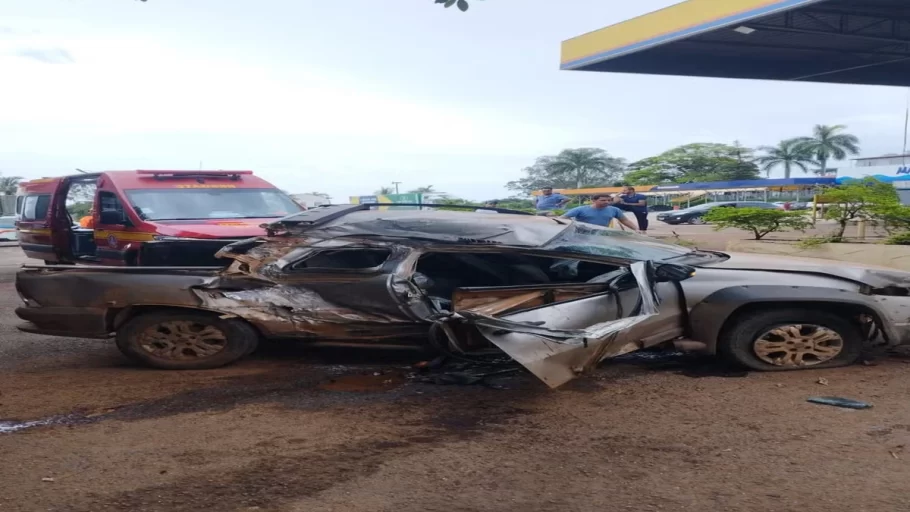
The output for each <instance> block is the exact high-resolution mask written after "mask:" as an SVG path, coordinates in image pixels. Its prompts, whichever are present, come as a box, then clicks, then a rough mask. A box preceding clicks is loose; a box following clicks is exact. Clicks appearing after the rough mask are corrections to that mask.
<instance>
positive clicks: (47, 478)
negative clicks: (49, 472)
mask: <svg viewBox="0 0 910 512" xmlns="http://www.w3.org/2000/svg"><path fill="white" fill-rule="evenodd" d="M41 481H42V482H53V481H54V479H53V478H50V477H44V478H42V479H41Z"/></svg>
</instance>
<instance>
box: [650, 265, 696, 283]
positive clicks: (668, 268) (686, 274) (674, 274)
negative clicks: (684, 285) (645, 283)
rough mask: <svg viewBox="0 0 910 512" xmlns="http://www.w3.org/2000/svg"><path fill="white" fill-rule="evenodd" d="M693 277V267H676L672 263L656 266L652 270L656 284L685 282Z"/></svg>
mask: <svg viewBox="0 0 910 512" xmlns="http://www.w3.org/2000/svg"><path fill="white" fill-rule="evenodd" d="M694 275H695V267H690V266H688V265H676V264H673V263H664V264H659V263H658V264H657V268H655V269H654V277H655V278H657V282H658V283H666V282H670V281H685V280H686V279H689V278H690V277H692V276H694Z"/></svg>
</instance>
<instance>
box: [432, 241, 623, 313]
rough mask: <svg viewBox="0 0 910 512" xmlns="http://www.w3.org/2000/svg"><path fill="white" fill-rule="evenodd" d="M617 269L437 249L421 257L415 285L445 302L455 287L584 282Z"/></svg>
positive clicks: (589, 263)
mask: <svg viewBox="0 0 910 512" xmlns="http://www.w3.org/2000/svg"><path fill="white" fill-rule="evenodd" d="M617 268H619V267H617V266H615V265H609V264H601V263H591V262H577V261H575V260H565V259H561V258H547V257H542V256H536V255H528V254H522V253H503V252H495V253H494V252H476V253H464V252H451V253H445V252H439V253H428V254H425V255H423V256H421V258H420V260H418V262H417V268H416V273H415V275H418V276H419V277H420V279H419V280H418V282H417V284H418V286H419V287H420V288H421V289H423V290H424V291H425V292H426V293H427V295H428V296H429V297H431V298H432V299H434V300H436V301H437V302H438V303H439V304H443V305H445V304H447V303H448V301H450V300H451V298H452V296H453V294H454V292H455V290H456V289H458V288H481V287H499V286H502V287H505V286H531V285H538V284H539V285H550V284H567V283H585V282H587V281H588V280H590V279H593V278H595V277H597V276H599V275H602V274H606V273H609V272H613V271H615V270H616V269H617Z"/></svg>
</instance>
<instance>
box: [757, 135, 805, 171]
mask: <svg viewBox="0 0 910 512" xmlns="http://www.w3.org/2000/svg"><path fill="white" fill-rule="evenodd" d="M758 149H759V150H760V151H764V152H765V154H764V155H761V156H759V157H758V158H756V159H755V163H756V164H758V165H759V166H761V169H762V170H763V171H765V175H766V176H768V177H770V176H771V170H772V169H773V168H775V167H777V166H778V165H783V166H784V179H787V180H789V179H790V174H791V173H792V172H793V168H794V167H797V168H799V169H800V170H801V171H803V174H808V173H809V166H810V165H818V162H816V161H815V160H814V159H813V158H812V153H811V152H809V151H807V150H806V149H805V148H804V147H803V142H802V141H801V139H798V138H797V139H787V140H782V141H780V142H778V143H777V146H762V147H760V148H758Z"/></svg>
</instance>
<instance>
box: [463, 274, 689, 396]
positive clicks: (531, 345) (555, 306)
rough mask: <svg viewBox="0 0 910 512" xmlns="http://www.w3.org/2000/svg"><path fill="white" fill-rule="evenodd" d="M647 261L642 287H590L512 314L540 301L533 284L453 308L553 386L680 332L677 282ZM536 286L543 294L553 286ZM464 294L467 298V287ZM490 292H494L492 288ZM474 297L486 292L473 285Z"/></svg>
mask: <svg viewBox="0 0 910 512" xmlns="http://www.w3.org/2000/svg"><path fill="white" fill-rule="evenodd" d="M647 265H649V264H648V263H646V262H640V263H635V264H633V265H632V266H631V273H632V275H634V277H635V282H636V284H637V286H635V287H626V289H621V290H620V291H618V292H597V291H593V293H591V294H588V295H587V296H582V297H581V298H574V299H570V300H567V301H564V302H556V303H552V304H548V305H542V306H538V307H533V308H532V309H525V310H521V311H517V312H512V313H510V312H509V311H514V309H515V307H513V304H515V303H516V302H518V301H519V300H520V299H524V300H526V301H533V300H535V298H534V295H533V293H534V290H532V287H526V288H527V289H526V290H525V294H524V295H522V294H520V293H518V290H508V291H509V292H511V293H508V294H504V295H507V296H505V297H503V298H500V299H499V300H498V302H496V301H491V302H485V303H481V304H479V305H477V306H475V307H473V308H469V309H463V310H460V311H458V308H457V307H456V311H457V313H456V315H457V316H458V317H461V318H464V319H465V320H466V321H467V322H469V323H471V324H472V325H474V326H475V327H476V328H477V330H478V331H479V332H480V333H481V334H482V335H483V336H484V337H485V338H486V339H487V340H489V341H490V342H491V343H492V344H494V345H495V346H497V347H498V348H499V349H501V350H502V351H503V352H505V353H506V354H508V355H509V356H510V357H512V358H513V359H514V360H515V361H517V362H518V363H520V364H521V365H523V366H524V367H525V368H527V369H528V370H529V371H530V372H531V373H533V374H534V375H535V376H537V377H538V378H540V379H541V380H542V381H544V382H545V383H546V384H547V385H548V386H550V387H552V388H555V387H558V386H561V385H562V384H565V383H566V382H568V381H570V380H572V379H574V378H576V377H578V376H579V375H581V374H583V373H586V372H588V371H590V370H592V369H593V368H595V367H596V366H597V364H598V363H600V362H601V361H602V360H604V359H606V358H609V357H615V356H618V355H622V354H625V353H628V352H632V351H635V350H638V349H641V348H645V347H646V346H649V344H653V343H658V342H660V341H664V340H667V339H672V338H674V337H678V336H679V335H681V334H682V333H683V331H684V324H683V320H684V308H683V307H682V304H681V298H680V296H679V292H678V290H677V288H676V286H674V285H673V284H672V283H659V284H656V283H654V282H653V277H649V273H648V271H647ZM584 286H590V285H581V286H578V285H569V286H566V287H565V289H566V291H565V292H564V293H566V296H568V295H569V294H570V293H571V292H570V291H574V292H576V293H584V291H585V290H584V288H583V287H584ZM537 288H538V290H537V291H538V292H553V291H554V290H552V289H550V290H544V287H537ZM548 288H552V287H548ZM461 292H462V294H463V296H466V295H467V294H469V292H470V291H468V290H461ZM485 293H489V294H493V293H495V290H492V289H491V290H487V291H486V292H485ZM473 295H474V297H473V299H474V300H475V301H479V299H480V295H481V293H479V292H477V291H474V293H473ZM462 303H463V304H468V301H466V300H464V301H462ZM532 303H533V302H532ZM496 306H501V310H503V311H505V314H500V313H497V311H496ZM519 307H520V306H519ZM497 315H498V316H497Z"/></svg>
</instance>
